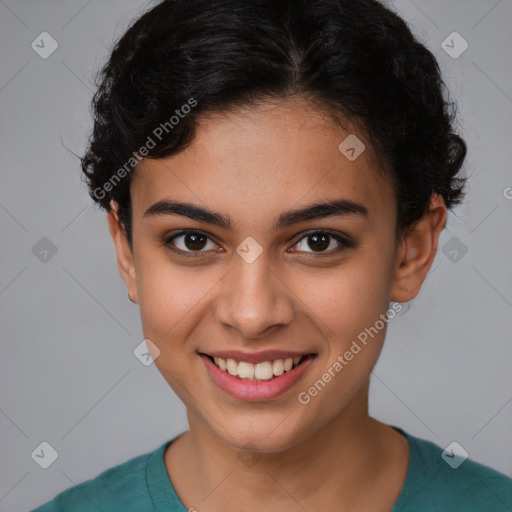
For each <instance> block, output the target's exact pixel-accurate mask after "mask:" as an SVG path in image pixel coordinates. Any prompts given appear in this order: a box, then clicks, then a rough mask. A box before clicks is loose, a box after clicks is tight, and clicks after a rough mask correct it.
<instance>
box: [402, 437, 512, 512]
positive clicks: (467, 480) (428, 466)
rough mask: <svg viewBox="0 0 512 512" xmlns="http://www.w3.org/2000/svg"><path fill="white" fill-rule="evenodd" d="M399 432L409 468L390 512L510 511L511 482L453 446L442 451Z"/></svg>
mask: <svg viewBox="0 0 512 512" xmlns="http://www.w3.org/2000/svg"><path fill="white" fill-rule="evenodd" d="M401 432H402V433H403V434H404V435H405V436H406V437H407V439H408V441H409V446H410V450H411V454H410V467H409V472H408V475H407V478H406V482H405V485H404V489H403V491H402V494H401V495H400V497H399V500H398V502H397V506H396V508H395V509H393V512H398V511H402V510H407V512H412V511H414V510H422V512H423V511H424V510H427V509H428V510H429V511H430V510H432V511H442V510H443V511H450V512H456V511H462V510H463V511H464V512H491V511H492V512H499V511H502V510H503V511H504V512H510V511H511V510H512V479H511V478H509V477H508V476H506V475H504V474H503V473H500V472H498V471H496V470H494V469H492V468H490V467H488V466H486V465H484V464H480V463H478V462H475V461H473V460H471V459H469V458H466V457H467V455H466V453H467V452H466V453H464V452H462V451H461V450H460V448H458V446H456V445H454V446H452V445H450V446H449V447H448V448H447V449H446V450H445V449H444V448H441V447H440V446H438V445H437V444H435V443H433V442H431V441H427V440H425V439H420V438H418V437H415V436H411V435H410V434H407V433H405V432H403V431H401ZM459 446H460V445H459ZM425 507H427V508H425Z"/></svg>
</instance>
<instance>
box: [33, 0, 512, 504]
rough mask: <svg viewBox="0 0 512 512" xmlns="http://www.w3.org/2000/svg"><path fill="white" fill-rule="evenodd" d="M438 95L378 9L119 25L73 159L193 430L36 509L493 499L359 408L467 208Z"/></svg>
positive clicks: (314, 3) (241, 4)
mask: <svg viewBox="0 0 512 512" xmlns="http://www.w3.org/2000/svg"><path fill="white" fill-rule="evenodd" d="M445 92H446V91H445V89H444V84H443V82H442V79H441V77H440V72H439V68H438V65H437V63H436V60H435V58H434V57H433V55H432V54H431V53H430V52H429V51H428V50H427V49H426V48H425V47H424V46H422V45H421V44H420V43H419V42H418V41H417V40H416V39H415V38H414V37H413V35H412V34H411V32H410V30H409V28H408V27H407V25H406V24H405V22H404V21H403V20H402V19H401V18H400V17H398V16H397V15H396V14H395V13H393V12H392V11H391V10H389V9H388V8H386V7H385V6H384V5H383V4H381V3H379V2H378V1H376V0H257V1H254V0H252V1H249V0H214V1H212V0H166V1H163V2H161V3H160V4H158V5H157V6H156V7H154V8H153V9H151V10H149V11H148V12H146V13H145V14H144V15H143V16H142V17H140V19H138V20H137V21H136V22H135V23H134V24H133V25H132V26H131V27H130V28H129V30H128V31H127V32H126V33H125V34H124V36H123V37H122V38H121V39H120V40H119V42H118V43H117V45H116V47H115V48H114V50H113V52H112V55H111V56H110V60H109V62H108V63H107V65H106V66H105V68H104V69H103V71H102V74H101V76H100V83H99V87H98V91H97V93H96V95H95V98H94V115H95V124H94V131H93V134H92V137H91V140H90V145H89V148H88V150H87V153H86V155H85V156H84V158H83V161H82V168H83V171H84V173H85V175H86V177H87V180H88V184H89V187H90V193H91V197H92V198H93V199H94V200H95V201H97V202H98V203H99V204H100V205H101V206H102V207H103V208H105V210H106V211H107V212H108V222H109V226H110V232H111V235H112V239H113V242H114V245H115V251H116V255H117V261H118V265H119V270H120V273H121V276H122V278H123V280H124V282H125V284H126V288H127V291H128V295H129V297H130V299H131V300H132V301H133V302H136V303H137V304H139V306H140V313H141V320H142V326H143V330H144V335H145V338H146V343H147V345H148V350H149V351H150V353H151V355H152V357H153V359H154V361H155V364H156V366H157V367H158V369H159V371H160V372H161V373H162V375H163V377H164V378H165V379H166V381H167V382H168V383H169V385H170V386H171V387H172V389H173V390H174V391H175V392H176V394H177V395H178V396H179V397H180V398H181V400H182V401H183V403H184V404H185V406H186V408H187V414H188V420H189V427H190V428H189V430H188V431H187V432H185V433H183V434H181V435H179V436H178V437H176V438H174V439H171V440H169V441H167V442H166V443H164V444H163V445H161V446H160V447H159V448H158V449H157V450H156V451H154V452H152V453H148V454H144V455H141V456H138V457H136V458H133V459H131V460H128V461H127V462H126V463H124V464H121V465H119V466H116V467H114V468H111V469H109V470H107V471H105V472H103V473H101V474H100V475H98V476H97V477H96V478H94V479H92V480H89V481H86V482H82V483H81V484H79V485H78V486H76V487H73V488H70V489H68V490H66V491H64V492H63V493H61V494H59V495H58V496H57V497H56V498H55V499H54V500H52V501H51V502H48V503H47V504H45V505H43V506H41V507H39V508H38V509H37V512H56V511H59V512H75V511H92V510H101V511H103V512H111V511H124V512H128V511H133V512H135V511H136V512H145V511H160V512H162V511H185V510H189V511H192V510H197V511H200V512H217V511H223V512H226V511H227V512H229V511H233V512H234V511H239V510H244V512H251V511H259V512H260V511H267V510H277V511H279V512H288V511H309V512H313V511H334V510H345V511H349V510H350V511H366V512H368V511H381V512H384V511H392V512H398V511H407V512H411V511H423V512H424V511H429V512H433V511H450V512H456V511H462V510H463V511H466V512H468V511H480V512H482V511H489V512H490V511H493V512H498V511H501V510H503V511H506V510H507V511H510V510H511V509H512V480H511V479H509V478H508V477H506V476H505V475H502V474H500V473H498V472H497V471H494V470H493V469H491V468H489V467H486V466H483V465H481V464H478V463H475V462H473V461H471V460H462V459H461V458H460V456H459V455H458V454H457V453H456V450H455V451H454V450H451V451H450V450H449V451H448V452H445V453H444V455H443V449H442V448H441V447H439V446H437V445H435V444H433V443H431V442H428V441H426V440H422V439H419V438H416V437H414V436H412V435H410V434H408V433H407V432H405V431H404V430H402V429H400V428H398V427H394V426H391V425H386V424H384V423H381V422H379V421H377V420H375V419H373V418H371V417H370V416H369V414H368V387H369V378H370V373H371V371H372V369H373V367H374V365H375V363H376V361H377V359H378V357H379V354H380V352H381V349H382V346H383V343H384V339H385V334H386V326H387V322H388V321H389V320H390V319H392V318H393V316H395V315H396V313H397V312H398V311H400V309H401V307H402V303H404V302H407V301H410V300H411V299H413V298H414V297H415V296H416V295H417V294H418V293H419V291H420V289H421V286H422V283H423V282H424V279H425V277H426V275H427V272H428V270H429V268H430V266H431V264H432V260H433V258H434V256H435V254H436V251H437V247H438V240H439V235H440V232H441V230H442V229H443V227H444V226H445V222H446V216H447V210H448V209H450V208H452V207H453V206H454V205H456V204H457V203H459V202H460V201H461V199H462V197H463V185H464V178H462V177H461V176H460V174H459V171H460V170H461V166H462V163H463V160H464V157H465V153H466V146H465V143H464V141H463V140H462V139H461V138H460V136H458V135H457V134H456V133H454V131H453V126H452V123H453V119H454V110H453V108H452V105H451V103H449V102H448V100H447V99H446V97H445ZM450 459H451V460H450ZM448 462H450V463H448Z"/></svg>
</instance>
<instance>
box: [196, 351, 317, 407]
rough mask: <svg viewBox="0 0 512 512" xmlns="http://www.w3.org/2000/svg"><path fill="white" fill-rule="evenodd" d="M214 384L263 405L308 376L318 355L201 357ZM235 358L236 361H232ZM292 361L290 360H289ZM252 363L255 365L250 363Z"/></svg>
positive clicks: (237, 396) (233, 394)
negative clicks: (262, 402)
mask: <svg viewBox="0 0 512 512" xmlns="http://www.w3.org/2000/svg"><path fill="white" fill-rule="evenodd" d="M199 355H200V356H201V359H202V360H203V363H204V364H205V366H206V369H207V370H208V373H209V375H210V377H211V378H212V380H213V381H214V382H215V383H216V384H217V385H218V386H219V387H220V388H221V389H223V390H224V391H225V392H226V393H228V394H229V395H231V396H232V397H234V398H238V399H242V400H246V401H260V400H268V399H272V398H276V397H277V396H279V395H281V394H283V393H284V392H285V391H287V390H289V389H290V388H291V387H292V386H293V385H294V384H295V383H296V382H297V380H298V379H299V378H300V377H301V376H302V375H303V374H304V372H305V371H306V369H307V367H308V366H309V365H310V363H311V362H312V361H313V360H314V358H315V354H301V355H299V354H294V355H293V356H292V355H291V354H285V353H282V355H281V354H279V353H276V354H275V355H272V354H264V353H260V354H257V355H254V354H250V355H247V354H241V355H239V356H238V357H237V356H236V355H235V354H234V353H233V354H223V355H224V356H225V357H220V355H210V354H205V353H200V354H199ZM228 355H231V356H232V357H228ZM287 355H288V356H289V357H286V356H287ZM247 359H252V361H247Z"/></svg>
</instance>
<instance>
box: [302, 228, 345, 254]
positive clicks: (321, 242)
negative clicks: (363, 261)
mask: <svg viewBox="0 0 512 512" xmlns="http://www.w3.org/2000/svg"><path fill="white" fill-rule="evenodd" d="M302 240H306V243H304V242H302ZM333 246H334V247H333ZM353 246H354V244H353V243H352V242H351V241H350V240H348V239H347V238H345V237H343V236H341V235H339V234H337V233H331V232H329V231H310V232H308V233H306V234H305V235H303V237H302V238H301V239H300V240H299V242H298V243H296V244H295V245H294V246H293V247H294V248H296V247H298V248H299V249H298V251H299V252H310V253H313V254H314V253H318V254H324V253H333V252H335V253H337V252H340V251H343V250H344V249H346V248H349V247H353ZM305 247H309V248H312V249H313V250H312V251H307V250H304V249H305ZM327 249H329V250H327ZM292 252H297V251H296V250H294V251H292Z"/></svg>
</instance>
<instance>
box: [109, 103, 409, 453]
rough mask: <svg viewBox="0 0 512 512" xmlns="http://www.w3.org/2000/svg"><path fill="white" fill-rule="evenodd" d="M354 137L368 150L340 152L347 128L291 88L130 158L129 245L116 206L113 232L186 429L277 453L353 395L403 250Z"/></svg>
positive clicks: (334, 415)
mask: <svg viewBox="0 0 512 512" xmlns="http://www.w3.org/2000/svg"><path fill="white" fill-rule="evenodd" d="M354 133H355V135H356V136H357V137H358V138H359V139H360V140H362V141H364V143H365V144H366V149H365V151H363V153H362V154H361V155H360V156H359V157H358V158H356V159H355V160H353V161H351V160H349V159H348V158H347V157H346V156H345V154H343V153H342V152H341V151H340V149H338V146H339V145H340V143H341V142H342V141H343V140H344V139H345V138H346V137H347V136H348V135H349V134H350V132H345V131H343V130H341V129H340V128H338V127H336V126H335V125H333V124H332V123H331V122H330V121H329V120H327V119H326V118H324V117H322V116H321V115H320V114H319V113H318V111H316V110H314V109H313V108H312V107H310V106H308V104H307V103H305V102H303V101H301V100H299V99H294V100H287V101H285V102H282V103H281V104H273V105H271V104H266V105H265V106H262V107H261V108H259V109H257V110H256V109H252V110H247V111H243V112H242V111H236V112H233V113H230V114H223V115H222V116H221V115H218V116H212V117H210V118H208V119H202V120H201V122H200V123H199V126H198V129H197V135H196V138H195V140H194V142H193V144H192V145H191V146H189V148H187V149H186V150H184V151H183V152H181V153H180V154H178V155H175V156H172V157H169V158H164V159H160V160H144V161H143V162H141V163H140V164H139V166H138V168H137V171H136V174H135V175H134V176H133V181H132V184H131V200H132V208H133V221H132V222H133V231H132V233H133V254H131V253H130V252H129V250H128V249H127V247H128V246H127V244H126V239H125V238H124V237H123V236H122V235H121V234H120V232H119V231H116V228H115V227H114V220H113V217H111V219H110V220H111V231H112V233H113V236H114V239H115V243H116V250H117V253H118V261H119V265H120V268H121V274H122V275H123V278H124V279H125V282H126V285H127V287H128V289H129V291H130V293H131V295H132V297H133V298H134V299H135V300H136V301H137V302H138V303H139V304H140V311H141V319H142V326H143V330H144V336H145V338H146V339H149V340H150V341H151V343H149V344H148V345H150V348H151V347H152V349H151V350H152V352H153V354H154V355H155V364H156V366H157V367H158V369H159V370H160V372H161V373H162V375H163V377H164V378H165V379H166V380H167V382H168V383H169V384H170V386H171V387H172V388H173V389H174V391H175V392H176V393H177V394H178V396H179V397H180V398H181V400H182V401H183V402H184V404H185V405H186V407H187V410H188V415H189V421H190V424H191V428H192V425H193V424H197V425H201V428H206V429H208V430H209V431H210V432H212V433H213V434H215V435H216V436H217V437H218V438H220V439H221V440H223V441H224V442H225V443H226V444H227V445H230V446H233V447H238V448H241V447H243V446H244V445H246V444H247V443H252V444H254V445H256V446H257V447H258V448H259V449H260V450H261V451H263V452H272V451H274V452H278V451H280V450H284V449H286V448H290V447H292V446H294V444H297V443H299V442H301V441H303V440H305V439H307V438H308V437H309V436H311V435H313V434H314V433H317V432H319V431H321V429H323V428H326V427H327V426H328V425H329V424H332V423H333V422H336V421H339V420H340V419H341V418H343V416H344V415H346V414H348V411H349V410H350V409H351V408H353V406H354V403H353V402H354V401H355V400H357V399H358V398H357V397H360V396H361V390H362V389H363V387H364V386H365V384H366V383H367V381H368V377H369V374H370V372H371V369H372V367H373V366H374V364H375V362H376V360H377V358H378V355H379V353H380V351H381V348H382V344H383V341H384V335H385V325H386V322H385V321H383V318H384V317H386V315H387V312H388V311H389V310H390V300H397V299H396V298H395V299H393V294H394V291H396V289H397V279H398V277H397V275H398V272H399V269H400V261H401V260H403V256H404V253H403V252H401V251H402V248H403V247H402V246H401V245H400V244H397V243H396V238H395V225H396V214H395V211H396V200H395V196H394V193H393V190H392V187H391V184H390V181H389V178H387V177H386V176H385V175H383V173H381V172H380V171H379V170H378V169H377V168H376V166H375V159H374V158H372V154H371V147H370V146H369V143H367V141H366V140H365V139H364V137H363V135H362V134H361V133H357V132H354ZM349 154H350V153H349ZM335 202H336V203H335ZM157 203H158V206H155V205H157ZM177 203H186V204H187V205H188V206H189V207H190V206H194V207H195V210H194V209H193V208H188V209H187V208H185V207H183V205H181V207H180V206H179V205H177ZM323 203H332V205H334V206H331V207H330V208H328V207H325V208H321V207H320V208H317V209H312V210H309V215H308V214H307V210H308V209H310V208H311V206H312V205H319V204H323ZM200 209H202V210H200ZM301 211H302V214H301V213H300V212H301ZM208 212H209V213H208ZM212 212H213V213H214V215H210V214H211V213H212ZM290 212H294V214H292V213H290ZM328 213H329V214H328ZM184 230H186V231H187V232H186V233H183V231H184ZM395 295H397V293H395ZM386 318H387V317H386ZM379 320H380V321H379ZM382 324H384V326H382ZM376 326H378V327H380V328H376ZM370 328H373V330H371V332H372V333H373V335H372V336H369V335H367V337H366V338H367V339H366V343H363V342H362V338H364V335H362V333H364V332H365V329H370ZM375 331H377V332H376V333H375ZM366 332H367V333H368V331H366ZM358 337H359V338H358ZM354 342H356V345H357V346H358V347H359V350H358V349H357V348H356V346H355V345H354ZM349 353H351V354H352V357H350V355H349ZM156 356H157V357H156ZM219 358H220V359H219ZM228 359H232V360H233V361H232V362H229V361H227V360H228ZM287 359H288V360H289V359H292V361H293V360H294V365H293V367H292V368H291V369H290V368H289V365H290V361H288V362H287V361H286V360H287ZM240 362H241V364H239V363H240ZM336 363H338V364H336ZM226 365H227V366H228V368H227V369H224V368H225V366H226ZM219 366H220V368H219ZM340 366H341V368H340ZM287 367H288V370H287V371H285V370H286V368H287ZM230 373H234V374H235V375H231V374H230ZM239 374H240V375H239ZM326 374H327V376H326ZM329 376H330V378H329ZM319 380H320V381H322V383H323V385H322V383H319V382H318V381H319ZM315 383H316V386H315ZM315 390H316V392H315Z"/></svg>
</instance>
